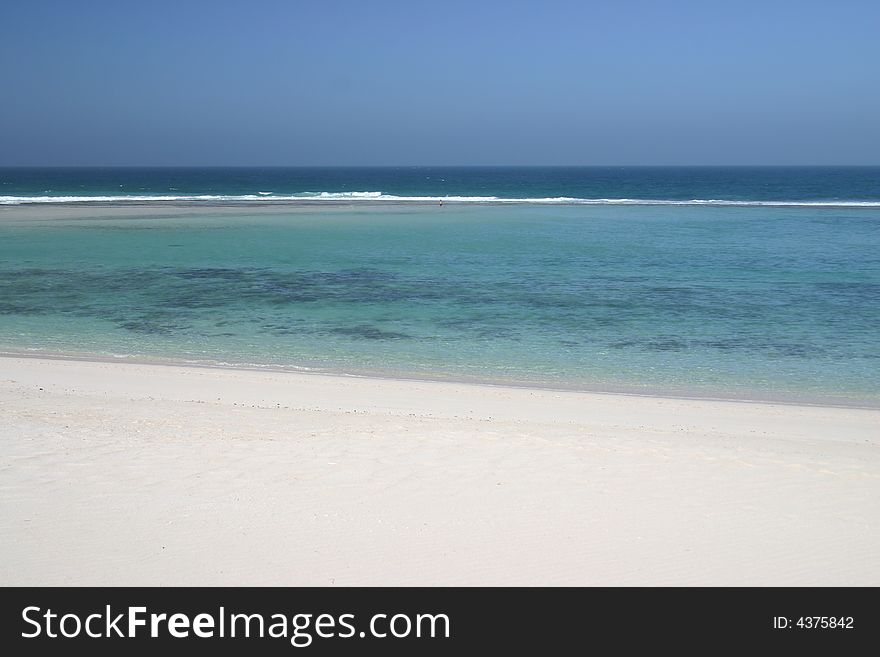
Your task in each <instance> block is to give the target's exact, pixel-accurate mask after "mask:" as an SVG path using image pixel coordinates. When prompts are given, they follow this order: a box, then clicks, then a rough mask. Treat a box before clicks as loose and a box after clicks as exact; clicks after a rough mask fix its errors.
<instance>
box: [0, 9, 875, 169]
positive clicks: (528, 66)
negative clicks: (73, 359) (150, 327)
mask: <svg viewBox="0 0 880 657" xmlns="http://www.w3.org/2000/svg"><path fill="white" fill-rule="evenodd" d="M0 65H2V87H0V88H2V90H3V91H2V94H0V165H13V166H14V165H334V164H339V165H361V164H363V165H371V164H376V165H385V164H397V165H408V164H880V0H824V1H821V2H817V1H813V0H790V1H782V0H736V1H734V0H726V1H715V0H702V1H698V0H694V1H684V0H667V1H660V0H657V1H655V2H649V1H647V0H642V1H640V0H607V1H606V0H597V1H590V0H578V1H565V0H559V1H554V0H543V1H534V2H531V1H529V2H518V1H517V0H507V1H495V0H484V1H480V0H465V1H459V0H431V1H422V0H401V1H390V0H360V1H354V0H265V1H263V0H251V1H248V2H245V1H234V2H233V1H224V0H212V1H200V0H176V1H165V0H150V1H149V2H148V1H145V0H140V1H133V0H108V1H105V0H78V1H75V0H67V1H56V2H52V1H47V0H4V2H3V4H2V8H0Z"/></svg>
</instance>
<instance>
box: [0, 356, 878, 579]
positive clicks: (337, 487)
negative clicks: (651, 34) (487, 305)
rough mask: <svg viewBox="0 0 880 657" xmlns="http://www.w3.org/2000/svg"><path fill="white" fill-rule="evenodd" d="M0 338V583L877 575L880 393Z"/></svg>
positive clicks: (739, 577) (844, 576)
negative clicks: (782, 400)
mask: <svg viewBox="0 0 880 657" xmlns="http://www.w3.org/2000/svg"><path fill="white" fill-rule="evenodd" d="M0 362H2V376H0V405H2V407H3V408H4V414H5V423H4V426H3V427H2V428H0V441H2V449H0V453H2V454H3V457H2V458H3V468H2V473H3V474H2V475H0V477H2V479H0V482H2V487H3V490H4V495H3V502H2V506H0V531H2V535H3V536H4V539H3V541H2V544H0V545H2V549H0V553H2V556H3V557H4V558H3V559H2V560H0V563H2V565H0V585H13V584H19V585H51V584H92V585H101V584H107V585H137V584H141V585H161V584H178V585H182V584H202V585H236V584H251V585H259V584H268V585H284V584H287V585H365V584H377V583H381V584H383V585H392V586H393V585H454V584H466V585H489V584H494V585H510V584H525V585H541V584H542V585H655V584H668V585H687V584H697V585H733V586H737V585H748V584H753V585H764V586H767V585H835V584H836V585H877V584H880V556H878V555H880V523H878V522H877V518H878V517H880V502H878V500H880V435H878V432H877V427H878V426H880V410H877V409H855V408H838V407H817V406H795V405H783V404H759V403H748V402H736V401H710V400H687V399H673V398H662V397H635V396H626V395H613V394H594V393H586V392H567V391H551V390H541V389H526V388H512V387H494V386H475V385H471V384H465V383H449V382H425V381H421V382H420V381H401V380H393V379H365V378H358V377H339V376H332V375H325V374H320V375H310V374H306V373H290V372H285V373H277V372H264V371H250V370H235V369H221V368H198V367H182V366H174V365H145V364H132V363H118V362H114V363H104V362H96V361H78V360H52V359H45V358H44V359H40V358H8V357H4V358H2V361H0ZM388 555H395V558H394V559H389V558H388Z"/></svg>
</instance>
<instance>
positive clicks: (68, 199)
mask: <svg viewBox="0 0 880 657" xmlns="http://www.w3.org/2000/svg"><path fill="white" fill-rule="evenodd" d="M344 201H348V202H371V201H372V202H375V201H384V202H388V203H413V204H419V203H421V204H425V203H441V202H442V203H493V204H518V205H528V204H532V205H648V206H650V205H660V206H662V205H674V206H686V205H697V206H699V205H704V206H717V207H725V206H735V207H818V208H822V207H827V208H880V201H855V200H853V201H837V200H815V201H786V200H779V201H758V200H746V201H741V200H728V199H689V200H675V199H639V198H577V197H570V196H556V197H546V198H504V197H499V196H399V195H395V194H385V193H383V192H375V191H364V192H302V193H299V194H289V195H284V194H277V195H276V194H273V193H272V192H259V193H258V194H178V195H119V196H0V205H30V204H42V203H58V204H60V203H96V204H97V203H110V204H120V205H125V204H138V203H169V204H170V203H192V204H198V203H204V204H206V205H209V204H212V203H214V204H224V203H228V204H236V203H242V204H248V203H275V204H283V203H317V202H344Z"/></svg>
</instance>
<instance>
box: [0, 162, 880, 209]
mask: <svg viewBox="0 0 880 657" xmlns="http://www.w3.org/2000/svg"><path fill="white" fill-rule="evenodd" d="M319 193H325V194H328V195H331V196H330V197H331V198H348V197H346V196H345V195H350V194H352V193H373V194H378V193H382V194H384V195H391V196H396V197H405V198H406V197H450V196H451V197H467V198H470V199H475V198H486V197H497V198H502V199H557V198H570V199H585V200H595V199H610V200H619V199H634V200H665V201H690V200H702V201H711V200H722V201H723V200H727V201H736V202H752V201H754V202H771V203H788V202H820V203H821V202H824V203H874V204H880V167H533V168H530V167H495V168H492V167H442V168H434V167H400V168H397V167H389V168H267V169H235V168H211V169H142V168H127V169H126V168H123V169H93V168H77V169H8V168H7V169H2V168H0V203H2V202H7V203H11V202H18V201H19V200H21V199H22V198H26V199H41V198H42V197H49V198H50V199H51V198H55V199H57V198H58V197H80V198H82V197H132V196H134V197H142V196H164V197H182V196H183V197H186V196H222V197H234V196H257V197H260V196H262V198H264V199H266V200H271V199H273V198H275V199H277V198H278V197H282V198H283V197H288V196H299V195H306V196H309V195H314V194H319ZM223 200H224V201H226V202H228V201H230V200H233V199H230V198H224V199H223Z"/></svg>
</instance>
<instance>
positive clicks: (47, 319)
mask: <svg viewBox="0 0 880 657" xmlns="http://www.w3.org/2000/svg"><path fill="white" fill-rule="evenodd" d="M0 351H2V352H5V353H17V354H20V353H28V354H41V355H61V356H76V357H102V358H117V359H140V360H161V361H184V362H190V363H198V364H205V365H236V366H248V367H270V368H289V369H297V370H314V371H322V372H337V373H345V374H352V375H380V376H396V377H414V378H431V379H453V380H468V381H482V382H489V383H492V382H494V383H503V384H513V385H532V386H549V387H558V388H566V389H568V388H573V389H586V390H606V391H614V392H630V393H645V394H667V395H685V396H697V397H721V398H731V399H762V400H775V401H801V402H816V403H841V404H860V405H870V406H877V405H880V376H878V373H880V167H794V168H783V167H727V168H725V167H699V168H690V167H542V168H525V167H519V168H488V167H484V168H451V167H445V168H440V167H403V168H369V169H367V168H317V169H316V168H272V169H222V168H206V169H136V168H129V169H0Z"/></svg>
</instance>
